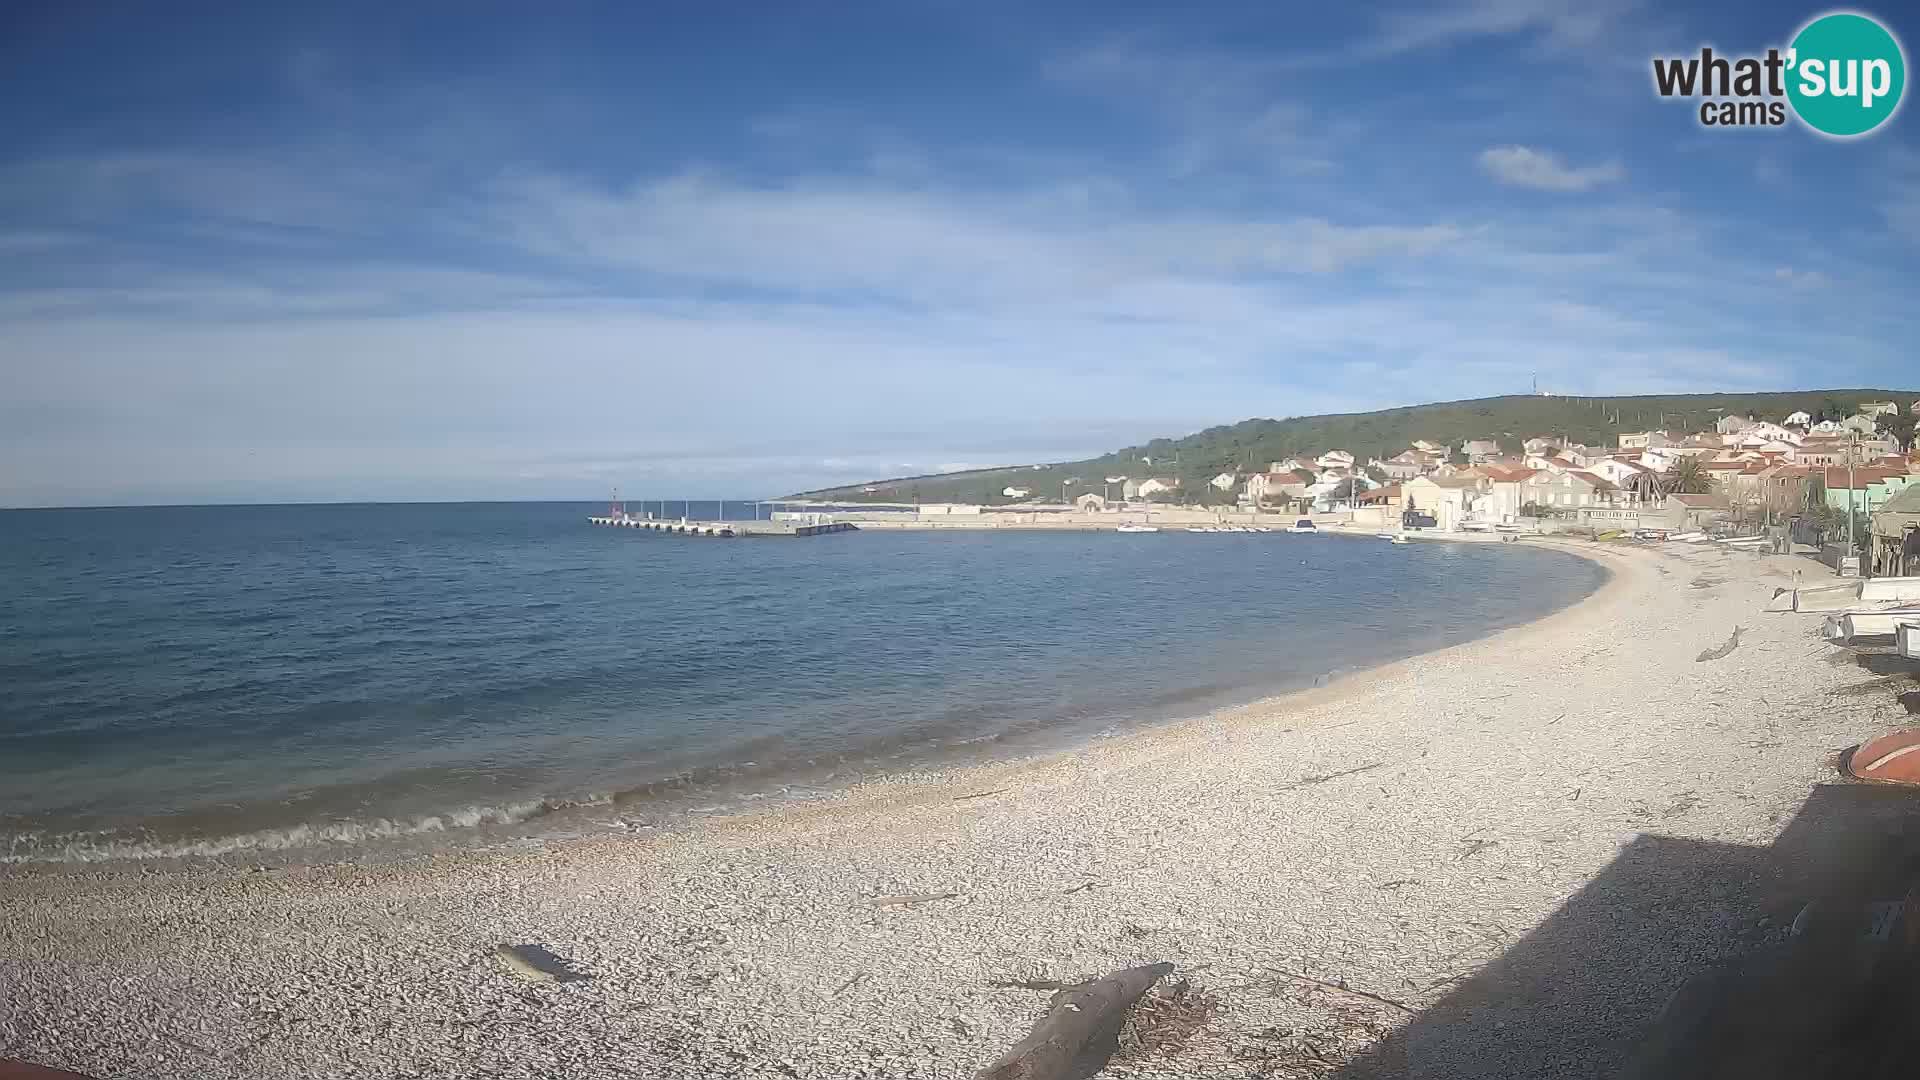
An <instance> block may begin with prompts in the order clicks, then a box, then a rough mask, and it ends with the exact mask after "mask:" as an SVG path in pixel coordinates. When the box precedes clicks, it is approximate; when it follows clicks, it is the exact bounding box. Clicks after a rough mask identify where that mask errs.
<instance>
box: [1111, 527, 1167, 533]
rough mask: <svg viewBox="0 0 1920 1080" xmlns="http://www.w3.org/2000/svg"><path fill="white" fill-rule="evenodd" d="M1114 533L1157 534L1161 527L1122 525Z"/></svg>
mask: <svg viewBox="0 0 1920 1080" xmlns="http://www.w3.org/2000/svg"><path fill="white" fill-rule="evenodd" d="M1113 531H1114V532H1123V533H1157V532H1159V531H1160V526H1158V525H1122V526H1120V527H1119V528H1117V529H1115V530H1113Z"/></svg>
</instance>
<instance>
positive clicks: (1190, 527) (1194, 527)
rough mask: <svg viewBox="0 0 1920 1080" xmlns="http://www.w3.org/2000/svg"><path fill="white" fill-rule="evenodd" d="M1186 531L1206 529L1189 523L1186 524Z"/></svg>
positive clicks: (1203, 530)
mask: <svg viewBox="0 0 1920 1080" xmlns="http://www.w3.org/2000/svg"><path fill="white" fill-rule="evenodd" d="M1187 531H1188V532H1206V531H1207V530H1205V529H1203V528H1201V527H1200V526H1198V525H1189V526H1187Z"/></svg>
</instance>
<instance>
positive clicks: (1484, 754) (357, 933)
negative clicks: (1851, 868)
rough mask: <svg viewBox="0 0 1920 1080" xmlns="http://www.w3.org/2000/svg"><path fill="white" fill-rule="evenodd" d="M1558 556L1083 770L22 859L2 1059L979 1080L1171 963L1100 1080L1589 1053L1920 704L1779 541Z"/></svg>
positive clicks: (1695, 961) (1706, 960)
mask: <svg viewBox="0 0 1920 1080" xmlns="http://www.w3.org/2000/svg"><path fill="white" fill-rule="evenodd" d="M1529 542H1530V543H1534V542H1540V541H1529ZM1556 546H1564V547H1566V548H1567V549H1568V550H1570V551H1573V552H1575V553H1578V554H1582V555H1584V556H1585V557H1588V558H1591V559H1594V560H1597V561H1599V562H1601V563H1602V564H1603V565H1604V566H1605V567H1606V568H1607V569H1608V570H1609V571H1610V572H1611V576H1610V578H1609V580H1608V582H1607V584H1606V585H1604V586H1603V587H1602V588H1601V589H1600V590H1599V591H1598V592H1596V593H1595V594H1593V595H1592V596H1590V597H1589V598H1587V599H1586V600H1584V601H1581V602H1580V603H1578V604H1576V605H1574V606H1573V607H1570V608H1567V609H1564V610H1562V611H1559V612H1557V613H1555V614H1553V615H1550V616H1547V617H1546V618H1544V619H1541V620H1539V621H1536V622H1533V623H1530V624H1527V625H1525V626H1521V627H1516V628H1513V629H1510V630H1505V631H1502V632H1500V633H1498V634H1495V635H1493V636H1490V637H1487V638H1483V639H1480V640H1477V641H1473V642H1470V643H1467V644H1464V645H1459V646H1456V647H1452V648H1449V649H1445V650H1443V651H1439V652H1434V653H1428V654H1425V655H1422V656H1418V657H1414V658H1411V659H1408V660H1404V661H1400V662H1396V663H1393V664H1390V665H1387V666H1385V667H1380V668H1375V669H1372V670H1369V671H1365V672H1362V673H1358V674H1355V675H1352V676H1348V677H1345V678H1343V679H1341V680H1339V681H1337V682H1335V683H1333V684H1331V685H1328V686H1325V687H1322V688H1319V689H1315V690H1311V691H1307V692H1302V693H1296V694H1290V695H1285V696H1281V697H1276V698H1270V699H1267V700H1264V701H1260V702H1256V703H1254V704H1251V705H1246V706H1241V707H1235V708H1231V709H1224V710H1220V711H1217V712H1213V713H1210V714H1208V715H1204V716H1199V717H1194V718H1190V719H1186V720H1181V721H1178V722H1173V723H1168V724H1164V725H1159V726H1156V727H1153V728H1150V729H1147V730H1144V731H1139V732H1135V733H1130V734H1126V735H1121V736H1114V737H1111V738H1103V739H1099V740H1096V741H1094V742H1092V743H1090V744H1088V745H1085V746H1082V747H1080V748H1077V749H1074V750H1071V751H1066V752H1061V753H1054V754H1048V755H1045V756H1040V757H1033V758H1029V759H1025V760H1020V761H1014V762H1007V763H1000V764H993V765H986V766H976V767H969V768H959V769H952V770H946V771H941V772H937V773H914V774H904V775H897V776H892V777H889V778H886V779H884V780H881V781H877V782H871V783H866V784H862V785H860V786H858V787H855V788H853V789H850V790H847V791H844V792H840V793H838V794H837V795H835V796H834V797H832V798H829V799H824V800H820V801H817V802H811V803H800V804H785V805H777V806H775V805H769V806H765V807H761V808H759V809H755V810H750V811H748V812H745V813H739V814H734V815H731V816H727V817H722V818H716V819H712V820H707V821H703V822H700V823H698V824H696V825H693V826H691V827H688V828H685V829H679V830H673V831H669V832H663V833H660V834H658V835H651V834H644V833H643V834H638V835H634V836H631V837H607V838H589V839H579V840H570V841H557V842H550V843H547V844H544V845H541V846H538V847H531V848H527V849H523V850H510V851H483V852H447V853H443V854H440V855H437V856H431V857H425V858H421V859H418V860H414V861H409V862H404V863H400V864H397V865H337V866H291V865H289V866H273V865H265V866H262V867H259V868H254V869H247V870H233V869H208V868H205V867H191V866H182V865H170V864H154V865H150V866H145V867H138V868H118V869H110V870H106V871H102V872H98V873H94V872H85V873H81V872H71V871H68V872H61V873H50V872H49V873H42V872H36V871H34V870H33V869H31V868H18V867H16V868H8V869H6V870H4V871H0V1056H14V1057H20V1058H24V1059H27V1060H31V1061H36V1062H40V1063H43V1064H47V1065H54V1066H60V1067H65V1068H72V1069H78V1070H81V1071H84V1072H87V1073H90V1074H93V1075H96V1076H99V1077H102V1078H117V1077H128V1078H157V1077H204V1078H234V1080H239V1078H250V1080H274V1078H309V1077H366V1078H374V1077H380V1078H385V1077H396V1078H397V1077H477V1076H488V1077H515V1078H520V1077H525V1078H532V1077H561V1076H565V1077H649V1078H653V1077H789V1078H791V1077H805V1078H849V1077H873V1078H878V1077H899V1078H936V1077H941V1078H944V1077H969V1076H972V1075H973V1074H974V1073H975V1072H976V1071H977V1070H979V1069H981V1068H982V1067H984V1066H986V1065H987V1064H988V1063H990V1062H991V1061H993V1060H994V1059H995V1058H996V1057H998V1056H999V1055H1000V1054H1001V1053H1002V1052H1003V1051H1004V1050H1005V1049H1006V1048H1007V1047H1009V1046H1011V1045H1012V1044H1014V1043H1015V1042H1016V1041H1017V1040H1019V1039H1020V1038H1021V1036H1022V1035H1023V1034H1025V1033H1026V1031H1027V1030H1028V1029H1029V1028H1030V1027H1031V1026H1032V1025H1033V1023H1034V1022H1035V1021H1036V1020H1037V1019H1038V1018H1039V1017H1040V1016H1041V1015H1043V1014H1044V1013H1045V1011H1046V1009H1047V1004H1048V998H1049V988H1050V987H1056V986H1059V985H1069V984H1072V983H1075V982H1078V981H1080V980H1083V979H1086V978H1088V977H1092V976H1098V975H1101V974H1105V973H1107V972H1110V971H1113V970H1115V969H1119V968H1124V967H1130V966H1134V965H1140V964H1149V963H1156V962H1166V963H1170V964H1172V965H1173V968H1174V970H1173V973H1172V975H1170V976H1168V977H1167V979H1165V980H1163V981H1162V984H1161V986H1160V987H1159V989H1158V990H1156V992H1155V995H1154V996H1153V997H1152V998H1150V999H1149V1001H1148V1003H1147V1004H1146V1005H1144V1006H1143V1008H1142V1009H1141V1010H1140V1011H1139V1012H1138V1013H1137V1014H1136V1021H1135V1023H1134V1025H1133V1027H1131V1028H1130V1029H1129V1030H1128V1031H1127V1032H1125V1033H1123V1036H1122V1039H1121V1049H1120V1052H1119V1054H1117V1055H1116V1056H1115V1058H1114V1059H1113V1060H1112V1061H1111V1062H1110V1063H1109V1064H1107V1066H1106V1068H1105V1069H1104V1071H1103V1072H1102V1074H1101V1075H1108V1076H1116V1077H1190V1076H1218V1077H1288V1076H1352V1077H1360V1076H1383V1077H1384V1076H1409V1077H1412V1076H1419V1077H1442V1076H1462V1077H1465V1076H1529V1077H1531V1076H1539V1077H1549V1076H1551V1077H1572V1076H1596V1077H1597V1076H1611V1075H1615V1074H1617V1073H1618V1072H1619V1071H1620V1070H1621V1069H1622V1068H1623V1067H1624V1066H1625V1065H1626V1064H1627V1062H1628V1061H1629V1059H1630V1057H1631V1054H1632V1052H1633V1049H1634V1047H1635V1045H1636V1044H1637V1043H1638V1041H1639V1040H1640V1038H1641V1037H1642V1035H1643V1034H1644V1032H1645V1031H1646V1029H1647V1026H1648V1025H1649V1024H1650V1023H1651V1021H1652V1020H1653V1018H1654V1017H1655V1016H1656V1015H1657V1014H1658V1012H1659V1010H1660V1008H1661V1006H1662V1005H1663V1004H1664V1002H1665V1000H1666V997H1667V995H1669V994H1670V993H1671V991H1672V989H1673V988H1674V987H1675V986H1677V985H1678V984H1679V983H1680V981H1681V980H1683V979H1684V978H1686V977H1687V976H1688V975H1690V974H1693V973H1695V972H1697V971H1700V970H1703V969H1704V968H1706V967H1708V966H1710V965H1712V964H1714V963H1717V962H1719V961H1720V960H1722V959H1724V958H1726V957H1728V956H1730V955H1734V954H1737V953H1739V952H1740V951H1742V950H1744V949H1749V948H1753V947H1756V946H1758V945H1759V944H1762V943H1764V942H1765V941H1767V940H1770V939H1771V938H1772V937H1775V936H1777V935H1778V934H1779V933H1780V931H1781V928H1782V927H1783V926H1784V925H1785V922H1786V921H1788V920H1791V918H1792V916H1793V912H1794V910H1795V909H1796V908H1797V907H1798V906H1799V905H1800V904H1802V903H1804V900H1805V897H1806V894H1807V892H1808V890H1809V889H1813V888H1818V887H1820V885H1819V879H1821V876H1822V872H1823V869H1822V868H1823V867H1824V866H1825V863H1823V861H1822V860H1826V859H1830V858H1831V857H1833V854H1834V852H1835V851H1836V850H1838V849H1840V848H1843V847H1845V845H1846V844H1847V843H1851V842H1861V843H1880V842H1885V843H1893V842H1896V839H1897V838H1899V837H1901V836H1903V835H1904V832H1905V830H1906V829H1907V828H1908V826H1909V824H1910V823H1911V821H1912V819H1913V816H1914V815H1913V814H1912V813H1911V811H1910V810H1909V808H1908V803H1907V801H1906V800H1905V799H1904V798H1888V797H1878V793H1879V792H1880V789H1862V788H1859V787H1857V786H1854V785H1846V784H1842V783H1841V781H1840V777H1839V775H1838V773H1837V771H1836V769H1835V767H1834V757H1835V754H1836V753H1837V752H1839V751H1840V750H1842V749H1843V748H1845V747H1848V746H1850V745H1853V744H1856V743H1859V742H1862V741H1864V740H1866V739H1869V738H1872V737H1874V736H1876V735H1879V734H1882V733H1884V732H1885V731H1887V730H1891V729H1893V728H1896V727H1899V726H1901V725H1902V724H1903V723H1905V722H1907V720H1908V713H1907V710H1906V708H1904V707H1903V705H1902V698H1901V695H1902V694H1910V693H1911V692H1912V691H1913V690H1914V685H1913V679H1912V677H1911V676H1910V675H1906V674H1902V673H1900V672H1898V671H1891V670H1888V671H1882V670H1876V669H1873V668H1871V667H1869V666H1866V665H1864V664H1863V663H1861V662H1858V661H1857V660H1856V658H1855V656H1854V655H1853V654H1851V653H1847V652H1846V651H1844V650H1837V649H1834V648H1832V647H1831V646H1829V645H1827V644H1826V643H1824V642H1822V641H1821V640H1820V639H1819V637H1818V634H1817V625H1816V624H1815V622H1814V621H1812V619H1811V617H1809V616H1800V615H1769V614H1763V613H1762V608H1763V605H1764V604H1765V602H1766V601H1767V599H1768V598H1769V597H1770V596H1771V595H1772V593H1773V592H1774V590H1775V589H1776V588H1779V587H1790V586H1792V585H1793V584H1794V583H1795V575H1796V574H1800V575H1804V576H1807V577H1812V576H1813V575H1815V574H1817V573H1819V572H1820V567H1819V566H1818V565H1817V564H1815V563H1813V562H1812V561H1810V560H1808V559H1805V558H1797V557H1786V556H1760V555H1755V554H1752V553H1737V552H1732V551H1728V550H1725V549H1721V548H1715V547H1712V546H1708V547H1704V548H1688V547H1686V546H1684V545H1677V544H1670V545H1663V546H1661V547H1659V548H1642V547H1635V546H1628V545H1617V544H1615V545H1600V544H1588V543H1584V542H1572V541H1568V542H1565V543H1564V544H1560V545H1556ZM1736 628H1737V629H1739V631H1740V633H1739V636H1738V640H1737V643H1735V647H1734V648H1733V649H1732V650H1731V651H1730V652H1726V653H1724V655H1720V656H1718V657H1717V658H1712V659H1702V657H1703V656H1705V655H1706V654H1708V653H1711V652H1714V651H1717V650H1720V649H1722V648H1723V647H1724V646H1725V645H1727V644H1728V642H1729V640H1730V638H1732V637H1733V635H1734V632H1735V630H1736ZM1909 700H1911V699H1909ZM1861 791H1872V792H1875V793H1876V797H1872V798H1864V799H1863V798H1857V797H1855V796H1854V795H1852V794H1851V793H1853V792H1861ZM1894 794H1896V795H1898V794H1899V793H1897V792H1896V793H1894ZM1861 837H1866V838H1868V839H1866V840H1860V839H1859V838H1861ZM502 945H520V946H531V947H537V949H538V950H540V951H541V952H540V955H542V956H545V957H547V958H548V960H549V961H550V962H549V963H546V964H545V965H544V966H545V968H546V970H542V968H541V966H539V965H528V964H525V963H521V962H518V961H516V960H514V959H512V958H511V957H507V958H503V957H502V955H501V954H499V953H498V952H497V949H498V948H499V947H500V946H502Z"/></svg>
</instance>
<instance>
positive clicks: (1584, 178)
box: [1479, 146, 1627, 191]
mask: <svg viewBox="0 0 1920 1080" xmlns="http://www.w3.org/2000/svg"><path fill="white" fill-rule="evenodd" d="M1479 160H1480V168H1481V169H1483V170H1485V172H1486V173H1487V174H1488V175H1489V176H1492V177H1493V178H1494V179H1495V180H1498V181H1499V182H1501V183H1503V184H1511V185H1512V186H1514V187H1526V188H1537V189H1539V190H1541V191H1586V190H1588V189H1589V188H1594V187H1598V186H1599V185H1601V184H1611V183H1617V182H1618V181H1620V180H1623V179H1625V178H1626V175H1627V173H1626V170H1625V169H1623V168H1621V166H1620V164H1619V163H1618V162H1606V163H1604V164H1600V165H1589V166H1586V167H1584V168H1574V167H1571V166H1568V165H1566V164H1565V163H1563V162H1562V161H1561V160H1560V158H1559V157H1558V156H1557V155H1555V154H1553V153H1552V152H1550V151H1546V150H1535V149H1533V148H1532V147H1527V146H1496V147H1493V148H1492V149H1488V150H1483V151H1481V152H1480V159H1479Z"/></svg>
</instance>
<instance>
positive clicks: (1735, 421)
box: [1713, 414, 1753, 435]
mask: <svg viewBox="0 0 1920 1080" xmlns="http://www.w3.org/2000/svg"><path fill="white" fill-rule="evenodd" d="M1713 426H1714V428H1715V429H1716V430H1717V431H1719V432H1720V434H1722V435H1737V434H1739V433H1740V432H1742V431H1745V430H1747V429H1748V428H1750V427H1752V426H1753V417H1751V416H1736V415H1733V414H1728V415H1726V416H1723V417H1721V418H1720V421H1719V422H1718V423H1716V424H1714V425H1713Z"/></svg>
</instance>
